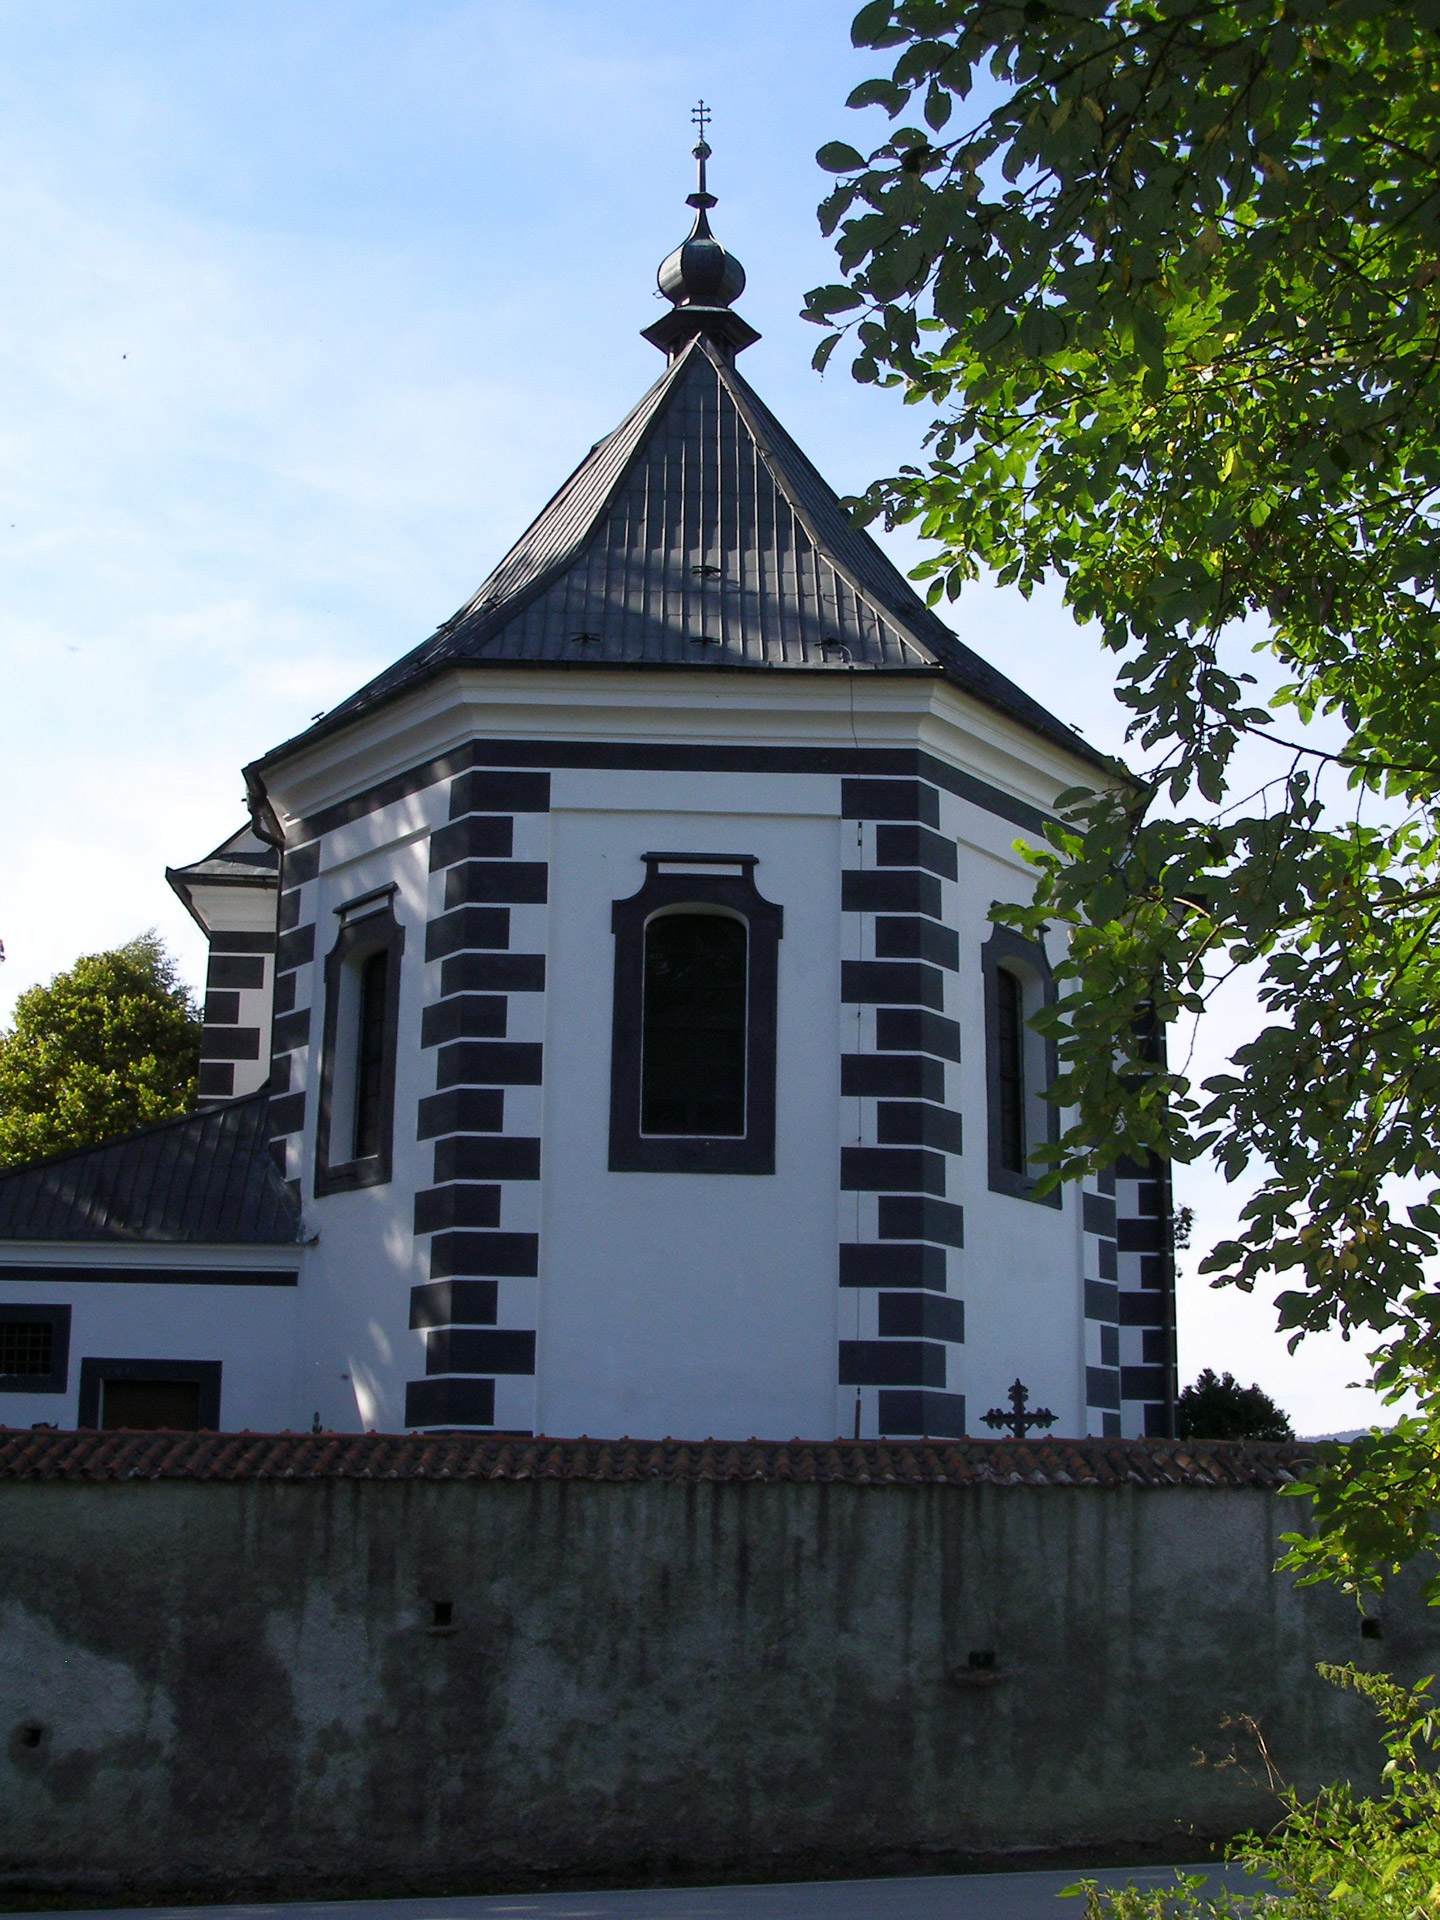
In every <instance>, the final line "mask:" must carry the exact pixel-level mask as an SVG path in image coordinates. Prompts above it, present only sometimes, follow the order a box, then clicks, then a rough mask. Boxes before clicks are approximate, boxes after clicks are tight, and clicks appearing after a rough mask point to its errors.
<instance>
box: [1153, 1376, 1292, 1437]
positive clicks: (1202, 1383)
mask: <svg viewBox="0 0 1440 1920" xmlns="http://www.w3.org/2000/svg"><path fill="white" fill-rule="evenodd" d="M1177 1411H1178V1417H1179V1428H1180V1438H1181V1439H1182V1440H1293V1439H1294V1438H1295V1432H1294V1429H1293V1428H1292V1427H1291V1425H1290V1419H1289V1416H1288V1415H1287V1414H1285V1413H1283V1412H1282V1411H1281V1409H1280V1408H1279V1407H1277V1406H1276V1404H1275V1402H1274V1401H1273V1400H1272V1399H1271V1398H1270V1396H1269V1394H1268V1393H1266V1392H1265V1390H1264V1388H1263V1387H1256V1386H1249V1387H1242V1386H1241V1384H1240V1382H1239V1381H1238V1380H1237V1379H1236V1378H1235V1376H1234V1374H1233V1373H1231V1372H1229V1371H1228V1370H1227V1371H1226V1372H1224V1373H1221V1374H1217V1373H1216V1372H1215V1370H1214V1368H1213V1367H1206V1368H1205V1369H1204V1370H1203V1372H1202V1373H1201V1375H1200V1377H1199V1379H1198V1380H1196V1381H1195V1382H1194V1383H1193V1384H1192V1385H1191V1386H1188V1387H1186V1389H1185V1390H1184V1392H1183V1393H1182V1394H1181V1395H1180V1401H1179V1407H1178V1409H1177Z"/></svg>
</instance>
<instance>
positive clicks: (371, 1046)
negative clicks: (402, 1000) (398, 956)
mask: <svg viewBox="0 0 1440 1920" xmlns="http://www.w3.org/2000/svg"><path fill="white" fill-rule="evenodd" d="M356 971H357V974H358V976H359V977H358V979H357V981H356V987H357V989H358V991H357V992H356V995H355V1003H356V1004H355V1036H354V1045H355V1141H354V1152H353V1155H352V1158H354V1159H356V1160H366V1159H369V1158H370V1157H371V1155H373V1154H376V1153H378V1152H379V1151H380V1114H381V1107H382V1102H383V1099H384V1081H385V987H386V982H387V981H388V979H389V977H390V955H389V954H388V953H387V952H386V950H385V948H384V947H381V948H379V949H378V950H377V951H376V952H374V953H367V954H366V956H365V958H364V959H363V960H362V961H361V962H360V964H359V966H358V968H357V969H356Z"/></svg>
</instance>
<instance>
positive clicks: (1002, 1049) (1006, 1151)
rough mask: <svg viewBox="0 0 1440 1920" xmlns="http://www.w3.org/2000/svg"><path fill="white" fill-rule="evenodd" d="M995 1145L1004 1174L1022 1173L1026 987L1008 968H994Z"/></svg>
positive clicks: (1024, 1151) (1024, 1153)
mask: <svg viewBox="0 0 1440 1920" xmlns="http://www.w3.org/2000/svg"><path fill="white" fill-rule="evenodd" d="M995 1016H996V1020H995V1024H996V1035H995V1039H996V1054H997V1059H996V1063H995V1065H996V1075H997V1080H998V1093H999V1108H1000V1111H999V1114H998V1116H997V1120H998V1126H997V1131H998V1134H999V1139H998V1141H997V1145H998V1148H999V1153H1000V1165H1001V1166H1002V1167H1003V1168H1004V1169H1005V1171H1006V1172H1007V1173H1025V1172H1027V1171H1028V1168H1027V1166H1026V1160H1027V1152H1026V1139H1025V1134H1026V1127H1025V989H1024V988H1023V987H1022V986H1021V984H1020V981H1019V979H1018V978H1017V976H1016V975H1015V974H1013V973H1011V972H1010V970H1009V968H1008V967H997V968H996V970H995Z"/></svg>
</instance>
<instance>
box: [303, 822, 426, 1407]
mask: <svg viewBox="0 0 1440 1920" xmlns="http://www.w3.org/2000/svg"><path fill="white" fill-rule="evenodd" d="M444 817H445V816H444V794H443V790H437V789H434V788H429V789H426V790H425V791H424V792H423V793H419V794H413V795H410V796H407V798H406V800H405V801H404V802H402V803H400V804H398V805H396V806H393V807H385V808H380V809H377V810H376V811H374V812H373V813H368V814H366V815H364V816H363V817H362V818H360V819H359V820H356V821H352V822H350V823H349V824H347V825H345V826H343V827H340V828H338V829H337V830H336V831H334V832H332V833H330V834H327V835H326V836H325V838H324V841H323V851H322V853H321V864H320V868H319V873H318V875H317V878H316V879H315V881H314V882H312V883H310V884H309V885H308V886H307V888H306V894H307V896H308V897H307V901H306V909H305V910H306V912H307V914H308V913H313V924H314V926H315V930H316V933H315V950H314V958H313V959H312V960H311V961H310V962H309V964H308V965H307V966H306V967H305V968H304V969H303V970H302V972H303V975H304V979H305V986H306V989H307V990H308V993H309V996H310V999H309V1004H310V1007H311V1016H310V1024H309V1034H310V1044H309V1047H308V1049H306V1050H305V1051H304V1052H303V1053H302V1054H297V1055H296V1056H295V1057H296V1061H297V1077H296V1081H295V1083H294V1089H293V1090H294V1091H298V1092H302V1093H304V1094H305V1095H306V1115H305V1127H304V1132H303V1134H302V1135H301V1136H300V1138H301V1140H302V1141H303V1148H302V1151H301V1154H300V1156H299V1158H298V1165H297V1168H295V1169H292V1171H294V1172H298V1178H299V1181H300V1195H301V1205H302V1209H303V1212H304V1216H305V1220H306V1223H307V1225H308V1226H309V1227H310V1228H311V1229H312V1230H313V1231H314V1232H315V1233H316V1235H317V1236H318V1237H317V1241H316V1244H315V1246H314V1247H313V1248H311V1249H310V1250H308V1252H307V1255H306V1267H305V1299H304V1311H305V1336H304V1345H305V1349H306V1365H305V1371H304V1387H303V1392H302V1399H303V1402H304V1407H303V1409H302V1410H303V1411H304V1412H305V1413H306V1414H307V1415H308V1414H309V1413H310V1412H311V1411H315V1412H318V1413H319V1416H320V1419H321V1423H322V1425H325V1426H332V1427H334V1428H336V1429H337V1430H339V1431H353V1430H354V1429H355V1428H356V1427H357V1426H358V1427H362V1428H370V1427H376V1428H379V1429H381V1430H391V1431H393V1430H396V1429H399V1428H402V1427H403V1426H404V1423H405V1422H404V1413H405V1381H406V1378H407V1377H410V1376H411V1375H413V1372H414V1358H413V1352H412V1349H413V1347H414V1344H415V1336H414V1335H413V1334H412V1333H411V1332H410V1331H409V1311H410V1288H411V1287H412V1286H413V1285H415V1284H416V1283H417V1282H418V1281H420V1280H423V1279H424V1278H425V1277H426V1275H425V1274H424V1273H423V1271H422V1270H421V1263H420V1260H419V1257H418V1254H417V1249H416V1245H415V1240H414V1235H413V1232H412V1222H411V1212H412V1208H413V1196H414V1194H415V1193H416V1192H417V1191H419V1189H420V1188H421V1187H423V1186H426V1185H428V1184H429V1182H428V1175H427V1173H426V1169H425V1164H424V1163H425V1150H424V1148H423V1147H422V1145H421V1144H420V1143H419V1142H418V1141H417V1139H416V1137H415V1112H416V1107H417V1104H418V1101H419V1099H420V1097H421V1095H422V1094H423V1093H425V1092H428V1091H430V1087H429V1086H428V1085H427V1084H426V1082H425V1070H426V1067H427V1064H428V1058H427V1056H425V1055H424V1054H422V1051H421V1048H420V1045H419V1029H420V1014H421V1007H422V1004H423V997H424V981H425V972H424V947H425V927H426V922H427V919H428V913H429V896H430V875H429V873H428V871H427V866H426V854H427V846H428V834H429V828H430V826H431V825H432V824H434V823H435V822H436V821H437V820H443V819H444ZM391 884H393V885H394V886H395V887H396V892H395V894H394V896H393V911H394V915H395V918H396V919H397V920H398V921H399V923H400V924H401V926H402V927H403V928H404V930H405V953H404V962H403V964H402V966H401V971H400V1008H399V1023H398V1045H397V1049H396V1063H395V1091H394V1121H393V1141H392V1163H391V1179H390V1180H389V1181H388V1182H387V1183H385V1184H384V1185H381V1186H373V1187H366V1188H361V1189H360V1190H358V1191H355V1192H348V1193H327V1194H324V1195H319V1196H317V1194H316V1192H315V1170H316V1123H317V1119H318V1104H319V1081H320V1066H321V1042H322V1032H323V1021H324V1007H325V979H324V973H325V959H326V956H327V954H328V953H329V951H330V949H331V947H332V946H333V945H334V942H335V939H336V936H337V933H338V930H339V926H340V919H339V915H338V913H337V909H339V908H340V907H342V906H343V905H344V903H345V902H347V901H351V900H358V899H361V898H362V897H363V896H365V895H366V894H368V893H370V892H372V891H373V890H374V889H376V888H380V887H384V886H387V885H391Z"/></svg>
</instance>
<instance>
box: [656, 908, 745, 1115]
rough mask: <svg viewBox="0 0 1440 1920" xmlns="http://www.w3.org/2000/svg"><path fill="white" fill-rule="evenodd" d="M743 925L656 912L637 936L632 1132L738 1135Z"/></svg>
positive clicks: (719, 917)
mask: <svg viewBox="0 0 1440 1920" xmlns="http://www.w3.org/2000/svg"><path fill="white" fill-rule="evenodd" d="M748 945H749V942H748V939H747V936H746V927H745V922H744V921H743V920H736V919H732V918H730V916H729V915H727V914H718V913H662V914H659V915H657V916H656V917H655V918H654V919H653V920H651V921H650V922H649V924H648V925H647V927H646V929H645V986H644V1026H643V1033H642V1039H641V1100H640V1131H641V1133H643V1134H669V1135H675V1134H680V1135H704V1136H707V1137H709V1138H712V1139H718V1138H724V1137H739V1136H742V1135H743V1134H744V1132H745V1054H746V1043H745V1001H746V985H747V974H748V959H747V949H748Z"/></svg>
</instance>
